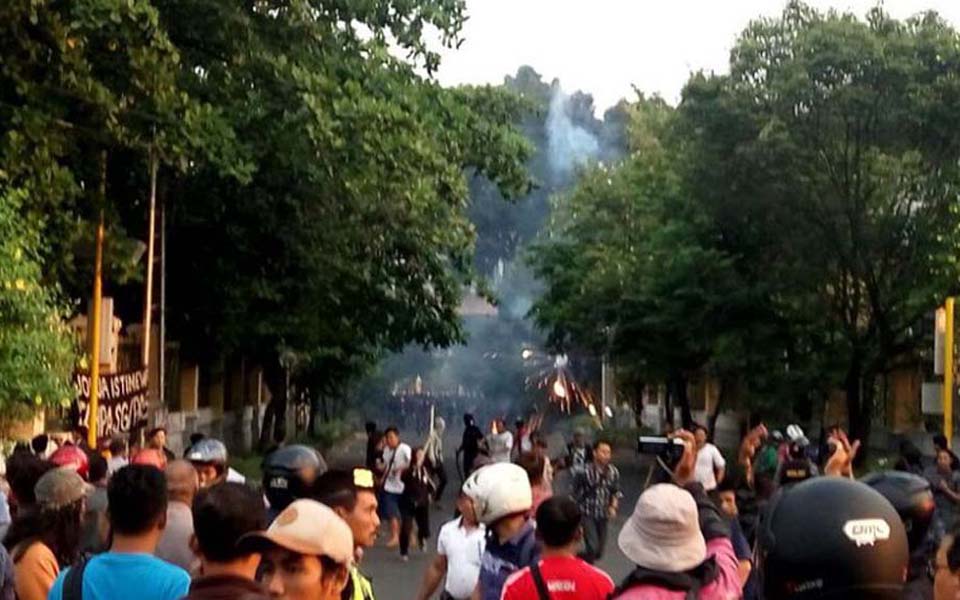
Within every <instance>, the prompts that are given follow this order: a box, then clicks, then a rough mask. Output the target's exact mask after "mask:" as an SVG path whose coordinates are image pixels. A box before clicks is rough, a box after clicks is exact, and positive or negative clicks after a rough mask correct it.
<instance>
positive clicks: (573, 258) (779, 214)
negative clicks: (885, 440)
mask: <svg viewBox="0 0 960 600" xmlns="http://www.w3.org/2000/svg"><path fill="white" fill-rule="evenodd" d="M958 65H960V36H958V34H957V32H956V31H955V30H953V29H952V28H951V27H949V26H948V25H947V24H946V23H945V22H944V21H942V20H941V19H940V18H938V17H937V16H936V15H934V14H923V15H920V16H918V17H915V18H913V19H910V20H907V21H903V22H900V21H896V20H893V19H891V18H890V17H889V16H887V15H886V14H885V13H883V11H882V10H880V9H875V10H873V11H871V12H870V13H869V14H868V15H867V18H866V20H859V19H857V18H856V17H853V16H851V15H846V14H838V13H834V12H830V13H826V14H821V13H818V12H816V11H815V10H812V9H810V8H808V7H806V6H804V5H802V4H800V3H797V2H794V3H791V4H789V5H788V6H787V8H786V10H785V11H784V13H783V16H782V17H780V18H777V19H764V20H760V21H756V22H754V23H752V24H751V25H750V26H749V27H748V28H747V29H746V30H745V31H744V32H743V34H742V35H741V36H740V37H739V39H738V40H737V43H736V45H735V46H734V49H733V52H732V57H731V68H730V71H731V72H730V75H723V76H715V75H711V76H706V75H703V74H697V75H694V76H693V77H692V78H691V80H690V82H689V83H688V85H687V86H686V88H685V90H684V94H683V100H682V102H681V103H680V105H679V107H678V109H677V110H676V112H675V113H671V112H670V111H669V110H661V109H659V108H657V107H656V106H655V105H651V104H650V103H649V102H647V103H644V102H641V103H638V104H637V105H636V106H633V107H631V110H632V118H631V122H630V127H629V134H628V135H629V139H630V143H631V146H632V149H633V151H634V154H633V156H632V158H631V160H629V161H627V162H625V163H624V164H623V165H622V166H621V167H620V168H619V169H617V170H616V171H614V172H613V173H602V172H598V173H594V174H593V175H591V176H589V177H587V178H586V179H585V180H584V182H583V183H582V184H581V185H580V186H579V188H578V189H577V191H576V192H575V193H574V194H573V196H572V197H571V198H569V199H567V200H566V201H565V202H566V203H567V204H568V210H567V211H566V213H565V216H564V219H565V220H564V221H563V222H561V223H559V224H558V225H555V226H554V228H553V229H552V235H553V237H552V238H551V239H549V240H548V242H547V243H546V244H545V245H544V246H542V247H541V248H540V249H539V250H538V251H537V253H536V254H535V261H536V264H537V266H538V270H539V272H540V273H541V275H542V276H543V277H544V278H545V280H546V282H547V289H548V291H547V293H546V294H545V295H544V297H543V298H542V299H541V301H540V303H539V304H538V306H537V309H536V316H537V317H538V319H539V320H540V322H541V323H542V324H543V325H545V326H546V327H548V328H549V329H550V331H552V332H553V334H554V337H553V339H554V341H555V342H557V343H562V342H566V338H565V337H564V336H569V339H570V340H572V341H574V342H576V343H581V344H588V345H590V346H591V347H593V348H596V349H598V350H599V349H605V348H609V349H610V350H609V351H612V352H614V353H615V354H618V355H619V358H621V359H626V360H627V361H628V364H630V365H631V366H636V365H641V366H643V365H649V366H652V365H658V366H659V368H658V369H657V370H658V371H660V375H659V376H660V378H666V377H669V373H670V371H671V370H673V371H677V370H679V371H680V372H687V373H690V372H694V371H696V372H707V373H713V374H715V375H717V376H719V377H720V378H721V381H723V379H724V377H730V376H732V377H733V378H734V380H735V381H736V382H737V384H738V385H739V386H741V387H742V386H743V384H746V387H747V389H748V390H749V391H748V394H750V393H752V394H753V397H754V399H755V401H758V402H759V403H761V404H764V403H765V404H767V405H771V404H773V405H776V404H779V405H780V406H781V407H783V406H786V407H791V406H794V405H796V406H803V405H806V408H807V410H808V412H809V405H810V403H811V400H813V399H816V398H821V399H822V398H823V396H825V394H826V393H827V392H828V391H829V390H831V389H837V388H840V389H843V390H845V392H846V398H847V407H848V413H849V418H850V426H851V428H852V429H853V431H854V435H855V436H857V437H866V436H868V435H869V431H870V423H871V419H872V416H873V415H874V410H875V404H876V402H875V400H876V389H877V387H878V385H877V382H878V381H879V380H880V378H882V377H883V376H884V375H885V374H886V373H888V372H889V371H890V370H891V369H893V368H895V367H896V366H898V365H901V364H904V363H905V362H909V361H910V360H912V359H913V358H912V357H915V355H916V354H915V352H916V350H917V348H918V345H919V344H921V343H924V342H925V340H924V339H923V338H922V336H921V331H922V330H923V328H922V327H920V324H921V322H922V320H923V319H924V317H925V315H927V314H929V313H930V312H931V310H932V309H933V307H935V306H937V305H938V304H939V303H940V302H941V301H942V299H943V297H944V296H946V295H947V294H950V293H952V292H955V291H956V289H957V287H958V286H957V283H958V276H960V273H958V267H957V259H956V255H957V249H958V248H957V246H958V242H960V236H958V226H960V221H958V218H960V217H958V208H957V202H956V190H957V189H958V184H960V179H958V175H960V173H958V164H960V144H958V142H960V138H958V137H957V134H956V131H957V130H958V129H957V122H956V121H957V119H958V118H960V117H958V115H957V113H956V111H955V110H953V108H952V107H953V106H954V105H955V103H956V99H957V98H958V97H960V81H958V80H957V78H956V77H955V75H954V74H955V73H956V69H957V67H958ZM658 156H665V157H666V158H665V159H658ZM643 173H649V174H650V176H648V177H647V178H644V177H642V176H641V174H643ZM611 331H612V332H613V333H612V334H611V333H610V332H611ZM604 334H606V335H607V336H608V340H607V341H606V344H607V345H606V346H605V345H604V343H605V342H604ZM609 336H612V337H609ZM631 353H632V354H631ZM627 357H629V358H627Z"/></svg>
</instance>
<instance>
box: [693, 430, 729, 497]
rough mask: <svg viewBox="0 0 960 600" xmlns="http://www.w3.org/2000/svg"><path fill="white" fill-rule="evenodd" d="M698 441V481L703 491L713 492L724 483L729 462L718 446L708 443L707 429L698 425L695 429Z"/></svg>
mask: <svg viewBox="0 0 960 600" xmlns="http://www.w3.org/2000/svg"><path fill="white" fill-rule="evenodd" d="M694 436H695V437H696V440H697V469H696V480H697V482H698V483H700V485H702V486H703V489H704V490H705V491H707V492H711V491H713V490H715V489H716V488H717V484H718V483H720V482H721V481H723V477H724V475H725V474H726V468H727V461H726V460H724V458H723V454H721V453H720V450H719V449H717V447H716V446H714V445H713V444H711V443H710V442H708V441H707V428H706V427H704V426H703V425H697V426H696V427H695V429H694Z"/></svg>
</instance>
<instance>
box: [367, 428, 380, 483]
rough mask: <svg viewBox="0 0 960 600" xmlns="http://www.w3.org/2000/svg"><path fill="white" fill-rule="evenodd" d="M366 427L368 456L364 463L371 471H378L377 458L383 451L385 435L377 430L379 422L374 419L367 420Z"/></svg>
mask: <svg viewBox="0 0 960 600" xmlns="http://www.w3.org/2000/svg"><path fill="white" fill-rule="evenodd" d="M364 429H366V431H367V457H366V460H365V461H364V464H365V465H366V467H367V469H369V470H370V471H376V469H377V458H379V457H380V453H381V452H383V435H382V434H381V433H380V432H379V431H377V424H376V423H374V422H373V421H367V422H366V424H365V425H364Z"/></svg>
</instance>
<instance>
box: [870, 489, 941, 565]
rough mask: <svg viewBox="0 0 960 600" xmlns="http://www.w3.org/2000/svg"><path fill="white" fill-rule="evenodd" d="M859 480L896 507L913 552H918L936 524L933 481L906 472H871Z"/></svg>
mask: <svg viewBox="0 0 960 600" xmlns="http://www.w3.org/2000/svg"><path fill="white" fill-rule="evenodd" d="M860 481H862V482H863V483H865V484H867V485H869V486H870V487H872V488H873V489H875V490H877V491H878V492H880V494H881V495H882V496H883V497H884V498H886V499H887V502H889V503H890V504H891V505H893V508H894V510H896V511H897V514H899V515H900V520H901V521H903V526H904V528H905V529H906V530H907V542H908V543H909V544H910V553H911V554H912V553H913V552H914V551H916V550H917V549H918V548H919V547H920V546H921V544H923V542H924V540H925V539H926V537H927V530H929V529H930V523H931V522H932V521H933V510H934V508H935V504H934V502H933V491H932V490H931V489H930V482H928V481H927V480H926V479H924V478H923V477H920V476H918V475H914V474H913V473H905V472H903V471H883V472H881V473H871V474H869V475H867V476H866V477H864V478H863V479H861V480H860Z"/></svg>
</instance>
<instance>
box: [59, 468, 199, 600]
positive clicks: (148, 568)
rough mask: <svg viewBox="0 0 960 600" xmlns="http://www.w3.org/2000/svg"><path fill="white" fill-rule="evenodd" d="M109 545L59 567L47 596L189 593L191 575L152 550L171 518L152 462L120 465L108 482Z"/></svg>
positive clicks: (100, 598)
mask: <svg viewBox="0 0 960 600" xmlns="http://www.w3.org/2000/svg"><path fill="white" fill-rule="evenodd" d="M107 496H108V500H109V503H110V528H111V535H112V543H111V546H110V551H109V552H107V553H105V554H99V555H97V556H94V557H93V558H91V559H90V560H88V561H86V562H85V563H81V564H80V565H78V566H76V567H72V568H69V569H67V570H65V571H63V572H61V573H60V576H59V577H57V581H56V582H55V583H54V584H53V588H52V589H51V590H50V595H49V597H48V600H63V595H64V590H65V589H77V588H79V589H80V590H81V596H82V598H83V599H84V600H112V599H114V598H136V599H137V600H177V599H178V598H183V597H184V596H185V595H187V592H188V591H189V589H190V575H189V574H188V573H187V572H186V571H184V570H183V569H181V568H180V567H177V566H174V565H171V564H170V563H167V562H164V561H162V560H160V559H159V558H156V557H155V556H153V552H154V551H155V550H156V549H157V542H158V541H160V536H161V534H162V533H163V528H164V526H165V525H166V520H167V478H166V477H165V476H164V474H163V471H161V470H159V469H157V468H156V467H152V466H149V465H129V466H126V467H124V468H122V469H120V470H119V471H117V472H116V473H115V474H114V475H113V478H111V479H110V484H109V486H108V487H107Z"/></svg>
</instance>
